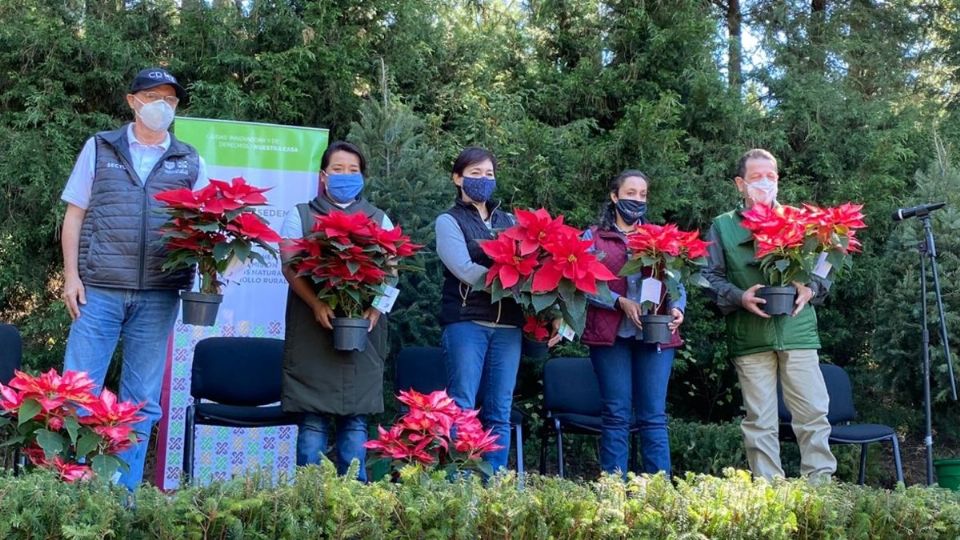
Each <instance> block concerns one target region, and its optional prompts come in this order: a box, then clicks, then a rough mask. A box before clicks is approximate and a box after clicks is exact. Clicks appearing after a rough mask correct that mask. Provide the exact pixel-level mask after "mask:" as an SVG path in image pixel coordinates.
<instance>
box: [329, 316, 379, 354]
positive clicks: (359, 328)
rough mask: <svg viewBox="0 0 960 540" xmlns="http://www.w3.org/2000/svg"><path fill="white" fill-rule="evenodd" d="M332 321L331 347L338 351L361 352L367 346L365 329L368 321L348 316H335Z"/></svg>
mask: <svg viewBox="0 0 960 540" xmlns="http://www.w3.org/2000/svg"><path fill="white" fill-rule="evenodd" d="M331 322H332V323H333V348H334V349H336V350H338V351H357V352H363V351H364V349H366V348H367V330H369V328H370V321H369V320H367V319H353V318H350V317H336V318H334V319H333V320H332V321H331Z"/></svg>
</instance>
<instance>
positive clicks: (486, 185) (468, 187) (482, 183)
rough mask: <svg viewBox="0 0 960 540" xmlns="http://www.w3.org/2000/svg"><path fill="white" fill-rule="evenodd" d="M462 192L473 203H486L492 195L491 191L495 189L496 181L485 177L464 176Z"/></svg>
mask: <svg viewBox="0 0 960 540" xmlns="http://www.w3.org/2000/svg"><path fill="white" fill-rule="evenodd" d="M462 188H463V192H464V193H466V194H467V197H470V198H471V199H473V201H474V202H487V201H489V200H490V197H491V196H492V195H493V190H495V189H497V179H496V178H489V177H486V176H480V177H475V176H464V177H463V186H462Z"/></svg>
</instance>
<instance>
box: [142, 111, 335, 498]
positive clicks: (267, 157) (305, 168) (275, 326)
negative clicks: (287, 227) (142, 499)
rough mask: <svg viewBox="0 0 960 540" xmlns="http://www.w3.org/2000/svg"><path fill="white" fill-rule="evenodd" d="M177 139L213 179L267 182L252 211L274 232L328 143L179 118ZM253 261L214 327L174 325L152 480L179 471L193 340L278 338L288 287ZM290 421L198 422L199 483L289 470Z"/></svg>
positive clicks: (313, 136) (274, 270)
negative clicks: (254, 424) (252, 424)
mask: <svg viewBox="0 0 960 540" xmlns="http://www.w3.org/2000/svg"><path fill="white" fill-rule="evenodd" d="M174 129H175V133H176V136H177V138H179V139H180V140H182V141H184V142H187V143H189V144H192V145H193V146H195V147H196V148H197V151H198V152H199V153H200V155H201V156H202V157H203V158H204V160H205V161H206V164H207V172H208V174H209V176H210V177H211V178H217V179H221V180H227V181H229V180H230V179H231V178H234V177H237V176H242V177H244V178H245V179H246V180H247V182H249V183H250V184H252V185H255V186H259V187H268V188H270V191H268V192H267V193H266V196H267V200H268V201H269V203H270V204H269V205H268V206H265V207H261V208H258V209H257V213H258V214H260V215H261V216H262V217H264V218H265V219H266V220H267V221H268V222H269V223H270V226H271V227H272V228H273V229H274V230H276V231H278V232H279V230H280V225H281V224H282V223H283V219H284V217H285V216H286V214H287V212H289V211H290V210H291V209H293V207H294V206H295V205H297V204H298V203H301V202H306V201H308V200H310V199H312V198H313V197H315V196H316V194H317V181H318V176H317V175H318V172H319V170H320V157H321V155H322V154H323V151H324V149H325V148H326V147H327V142H328V132H327V130H325V129H316V128H303V127H293V126H279V125H272V124H257V123H250V122H233V121H224V120H206V119H199V118H177V120H176V124H175V125H174ZM267 261H268V263H267V264H266V265H259V264H256V263H254V264H251V265H250V266H249V267H247V268H246V270H245V271H244V273H243V275H242V277H240V278H239V279H237V280H236V281H235V282H232V283H230V284H229V285H228V286H227V287H226V289H225V290H224V299H223V304H221V306H220V312H219V315H218V316H217V323H216V326H213V327H199V326H191V325H184V324H183V323H182V322H181V321H180V320H178V321H177V325H176V327H175V330H174V336H173V340H172V342H173V343H172V346H171V349H170V354H169V357H168V361H167V373H166V376H165V377H164V385H163V390H164V392H163V397H162V405H163V408H164V415H163V420H161V422H160V434H159V451H158V455H157V458H158V463H157V469H156V470H157V478H156V482H157V486H159V487H160V488H162V489H171V488H176V487H177V486H178V485H179V482H180V478H181V475H182V470H183V441H184V435H185V433H184V411H185V408H186V406H187V405H188V404H189V403H190V401H191V400H192V398H191V397H190V368H191V365H192V359H193V348H194V346H195V345H196V343H197V342H198V341H199V340H201V339H203V338H207V337H211V336H250V337H269V338H277V339H283V331H284V328H283V321H284V309H285V306H286V291H287V285H286V281H285V280H284V278H283V275H282V274H281V272H280V262H279V261H277V260H272V259H270V257H267ZM296 432H297V430H296V427H294V426H284V427H276V428H263V429H232V428H211V427H208V426H201V427H198V428H197V430H196V439H195V441H196V442H195V460H194V474H195V477H196V479H197V480H198V481H200V482H203V483H206V482H209V481H211V480H225V479H228V478H231V477H233V476H236V475H240V474H243V473H244V472H245V471H247V470H249V469H251V468H260V469H272V470H274V472H275V474H279V473H280V472H292V471H293V468H294V466H295V457H294V456H295V441H296Z"/></svg>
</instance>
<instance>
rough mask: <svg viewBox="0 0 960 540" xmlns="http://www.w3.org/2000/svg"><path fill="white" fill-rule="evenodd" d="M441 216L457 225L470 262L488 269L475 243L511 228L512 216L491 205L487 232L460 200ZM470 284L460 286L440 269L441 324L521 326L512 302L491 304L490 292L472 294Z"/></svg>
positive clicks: (469, 206)
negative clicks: (448, 217)
mask: <svg viewBox="0 0 960 540" xmlns="http://www.w3.org/2000/svg"><path fill="white" fill-rule="evenodd" d="M445 213H446V214H449V215H450V216H452V217H453V219H455V220H456V221H457V225H459V226H460V230H461V231H462V232H463V239H464V240H465V241H466V243H467V251H468V252H469V253H470V260H472V261H473V262H475V263H477V264H479V265H482V266H486V267H488V268H489V267H490V266H491V265H492V264H493V261H492V260H490V257H487V254H486V253H484V252H483V250H482V249H480V243H479V240H489V239H492V238H494V237H495V231H498V230H503V229H506V228H508V227H510V226H512V225H513V224H514V220H513V216H511V215H510V214H508V213H506V212H504V211H502V210H500V209H499V208H498V207H497V206H496V205H494V210H493V212H491V214H490V224H491V226H492V228H493V230H491V229H488V228H487V225H486V224H485V223H484V222H483V219H482V218H481V217H480V213H479V212H478V211H477V209H476V208H475V207H474V206H473V205H472V204H468V203H465V202H463V201H462V200H457V202H456V203H455V204H454V205H453V207H452V208H450V209H449V210H447V211H446V212H445ZM472 285H473V284H468V283H463V282H462V281H460V280H459V279H458V278H457V277H456V276H454V275H453V273H451V272H450V270H448V269H447V267H446V266H444V267H443V291H442V301H441V305H440V324H441V325H447V324H452V323H455V322H461V321H485V322H491V323H497V324H508V325H511V326H521V327H522V326H523V310H522V309H521V308H520V306H519V305H518V304H517V303H516V302H515V301H514V300H513V299H511V298H504V299H503V300H501V301H500V302H497V303H493V299H492V298H491V297H490V293H488V292H485V291H475V290H473V287H472Z"/></svg>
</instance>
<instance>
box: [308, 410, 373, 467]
mask: <svg viewBox="0 0 960 540" xmlns="http://www.w3.org/2000/svg"><path fill="white" fill-rule="evenodd" d="M334 424H336V438H337V444H336V458H337V462H336V466H337V474H340V475H343V474H346V473H347V469H349V468H350V463H351V462H352V461H353V460H354V459H356V460H357V461H359V462H360V470H359V471H358V472H357V480H360V481H361V482H366V481H367V449H366V448H364V447H363V445H364V443H366V442H367V417H366V415H363V414H352V415H344V416H341V415H333V414H314V413H304V415H303V417H302V418H301V419H300V423H299V424H297V465H316V464H318V463H320V456H322V455H324V454H326V452H327V445H328V444H329V442H330V439H331V431H332V430H333V428H334Z"/></svg>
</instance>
